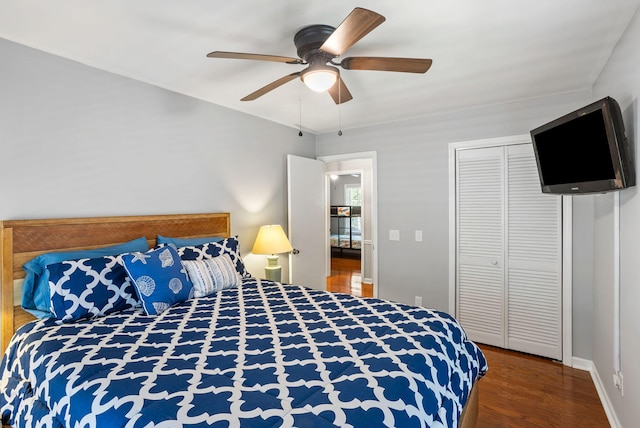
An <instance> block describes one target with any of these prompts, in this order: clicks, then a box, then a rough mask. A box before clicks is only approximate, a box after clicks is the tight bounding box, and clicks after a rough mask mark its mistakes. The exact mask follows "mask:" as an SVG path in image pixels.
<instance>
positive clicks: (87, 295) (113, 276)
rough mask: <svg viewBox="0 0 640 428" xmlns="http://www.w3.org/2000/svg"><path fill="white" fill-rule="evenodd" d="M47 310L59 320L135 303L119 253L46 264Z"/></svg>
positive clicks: (131, 285) (102, 314)
mask: <svg viewBox="0 0 640 428" xmlns="http://www.w3.org/2000/svg"><path fill="white" fill-rule="evenodd" d="M47 271H48V272H49V289H50V293H51V313H52V314H53V316H54V317H55V318H56V319H58V320H60V321H62V322H71V321H77V320H79V319H83V318H94V317H99V316H104V315H107V314H109V313H111V312H117V311H121V310H124V309H128V308H132V307H135V306H139V305H140V302H138V299H137V298H136V291H135V289H134V288H133V284H132V283H131V281H130V280H129V277H128V276H127V271H125V269H124V266H123V265H122V259H121V256H105V257H98V258H93V259H80V260H67V261H64V262H60V263H54V264H51V265H49V266H47Z"/></svg>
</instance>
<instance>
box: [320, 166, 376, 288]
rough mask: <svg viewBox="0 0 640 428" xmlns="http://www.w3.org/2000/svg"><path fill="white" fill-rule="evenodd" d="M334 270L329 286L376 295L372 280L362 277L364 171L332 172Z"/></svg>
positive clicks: (331, 199) (330, 183)
mask: <svg viewBox="0 0 640 428" xmlns="http://www.w3.org/2000/svg"><path fill="white" fill-rule="evenodd" d="M328 200H329V244H330V258H329V260H330V264H331V273H330V275H329V276H328V277H327V290H329V291H333V292H340V293H348V294H353V295H355V296H362V297H373V284H372V283H371V281H364V282H363V281H362V263H363V256H362V242H363V230H364V227H363V223H364V221H365V220H364V218H363V212H365V213H366V212H367V211H366V210H363V202H364V197H363V189H362V171H356V172H351V173H345V174H331V175H330V182H329V190H328Z"/></svg>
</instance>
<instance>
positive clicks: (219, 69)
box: [0, 0, 640, 134]
mask: <svg viewBox="0 0 640 428" xmlns="http://www.w3.org/2000/svg"><path fill="white" fill-rule="evenodd" d="M639 4H640V0H605V1H603V0H528V1H513V0H484V1H478V0H396V1H389V0H368V1H361V2H353V1H345V0H322V1H301V0H275V1H274V0H271V1H267V0H232V1H222V0H219V1H212V0H181V1H177V0H173V1H172V0H110V1H106V0H101V1H98V0H58V1H42V0H19V1H16V0H0V37H2V38H5V39H7V40H11V41H15V42H18V43H22V44H24V45H27V46H31V47H34V48H37V49H40V50H43V51H45V52H50V53H52V54H55V55H59V56H62V57H65V58H69V59H72V60H74V61H78V62H80V63H83V64H87V65H89V66H92V67H96V68H99V69H102V70H106V71H109V72H112V73H116V74H120V75H123V76H127V77H130V78H132V79H136V80H140V81H143V82H147V83H150V84H153V85H156V86H159V87H162V88H166V89H170V90H172V91H175V92H179V93H182V94H186V95H189V96H192V97H195V98H199V99H202V100H206V101H209V102H211V103H215V104H219V105H222V106H225V107H228V108H231V109H234V110H238V111H242V112H245V113H248V114H251V115H255V116H258V117H262V118H265V119H268V120H271V121H274V122H277V123H281V124H284V125H287V126H292V127H295V128H297V127H298V126H299V124H300V117H302V127H303V129H305V130H307V131H310V132H313V133H318V134H319V133H325V132H334V131H336V130H337V129H339V128H340V127H341V128H343V129H348V128H355V127H361V126H367V125H371V124H376V123H383V122H389V121H395V120H399V119H403V118H408V117H419V116H424V115H428V114H432V113H438V112H443V111H454V110H459V109H466V108H471V107H477V106H484V105H493V104H499V103H505V102H511V101H517V100H523V99H529V98H535V97H542V96H546V95H552V94H559V93H566V92H571V91H578V90H583V89H588V88H590V87H591V86H592V84H593V82H594V81H595V79H596V78H597V76H598V74H599V73H600V71H601V70H602V67H603V66H604V64H605V63H606V61H607V59H608V57H609V55H610V54H611V52H612V50H613V48H614V47H615V44H616V43H617V41H618V40H619V38H620V37H621V35H622V33H623V32H624V30H625V28H626V26H627V25H628V23H629V21H630V20H631V18H632V17H633V14H634V13H635V12H636V11H637V9H638V5H639ZM356 6H360V7H366V8H368V9H371V10H374V11H376V12H378V13H380V14H382V15H384V16H385V17H386V21H385V22H384V23H383V24H382V25H380V26H379V27H378V28H376V29H374V30H373V31H372V32H371V33H369V34H368V35H367V36H365V37H364V38H363V39H362V40H360V41H359V42H358V43H357V44H356V45H354V46H353V47H352V48H351V49H350V50H348V51H347V52H346V53H345V54H344V55H343V56H345V57H346V56H392V57H394V56H395V57H418V58H432V59H433V66H432V67H431V69H430V70H429V71H428V72H427V73H426V74H410V73H393V72H381V71H356V70H343V71H342V77H343V79H344V81H345V83H346V84H347V86H348V87H349V89H350V91H351V93H352V94H353V97H354V99H353V100H352V101H349V102H347V103H345V104H343V105H342V106H341V107H340V108H339V107H338V106H336V105H335V104H334V103H333V101H332V100H331V98H330V97H329V95H328V94H317V93H314V92H312V91H310V90H309V89H306V87H304V85H303V83H302V82H301V81H300V80H298V79H296V80H294V81H292V82H289V83H287V84H286V85H284V86H281V87H280V88H277V89H275V90H273V91H272V92H270V93H268V94H266V95H264V96H263V97H261V98H259V99H257V100H256V101H245V102H241V101H240V98H242V97H244V96H245V95H247V94H249V93H251V92H253V91H254V90H256V89H258V88H261V87H262V86H264V85H266V84H267V83H270V82H271V81H273V80H276V79H278V78H280V77H282V76H284V75H287V74H289V73H292V72H296V71H300V70H302V69H303V68H304V66H301V65H290V64H284V63H276V62H264V61H251V60H236V59H212V58H207V57H206V54H207V53H209V52H211V51H214V50H223V51H235V52H248V53H261V54H272V55H283V56H291V57H295V56H296V49H295V46H294V44H293V36H294V34H295V33H296V32H297V31H298V30H299V29H301V28H302V27H304V26H307V25H311V24H328V25H332V26H334V27H336V26H338V25H339V24H340V22H342V20H343V19H344V18H345V17H346V16H347V15H348V14H349V13H350V12H351V10H352V9H353V8H354V7H356ZM340 121H341V125H340Z"/></svg>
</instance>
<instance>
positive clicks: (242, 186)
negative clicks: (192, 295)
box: [0, 39, 315, 278]
mask: <svg viewBox="0 0 640 428" xmlns="http://www.w3.org/2000/svg"><path fill="white" fill-rule="evenodd" d="M0 58H2V66H1V67H0V94H1V95H0V153H1V154H0V183H1V186H0V219H28V218H53V217H85V216H103V215H137V214H171V213H198V212H214V211H230V212H231V229H232V233H233V234H237V235H239V238H240V242H241V246H242V252H243V255H245V256H246V258H247V261H248V265H249V269H250V270H251V271H252V273H254V274H255V275H257V276H262V275H263V274H264V271H263V269H262V268H263V266H264V265H266V258H265V257H264V256H257V255H256V256H253V255H249V252H250V250H251V247H252V245H253V240H254V239H255V236H256V234H257V232H258V228H259V226H260V225H262V224H270V223H280V224H282V225H286V223H287V202H286V155H287V154H296V155H299V156H306V157H314V156H315V136H313V135H309V134H305V136H303V137H302V138H301V137H299V136H298V132H297V130H294V129H291V128H287V127H284V126H282V125H278V124H275V123H272V122H269V121H265V120H262V119H258V118H255V117H252V116H248V115H245V114H242V113H238V112H235V111H232V110H229V109H225V108H222V107H219V106H215V105H212V104H209V103H206V102H202V101H199V100H196V99H193V98H190V97H186V96H182V95H179V94H176V93H173V92H170V91H167V90H164V89H160V88H157V87H154V86H151V85H148V84H144V83H141V82H137V81H134V80H131V79H127V78H124V77H121V76H117V75H114V74H110V73H107V72H103V71H100V70H96V69H93V68H90V67H87V66H84V65H81V64H78V63H76V62H72V61H69V60H65V59H62V58H60V57H56V56H53V55H49V54H46V53H43V52H41V51H37V50H35V49H31V48H27V47H24V46H21V45H18V44H15V43H12V42H9V41H6V40H3V39H0ZM283 267H284V268H285V272H283V277H285V278H286V277H287V272H286V269H287V267H286V263H285V264H284V266H283Z"/></svg>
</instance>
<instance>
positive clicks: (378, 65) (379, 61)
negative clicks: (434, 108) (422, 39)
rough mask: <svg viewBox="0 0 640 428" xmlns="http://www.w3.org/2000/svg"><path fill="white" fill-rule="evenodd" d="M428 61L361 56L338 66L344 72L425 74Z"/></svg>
mask: <svg viewBox="0 0 640 428" xmlns="http://www.w3.org/2000/svg"><path fill="white" fill-rule="evenodd" d="M432 62H433V61H431V60H430V59H423V58H389V57H374V56H363V57H354V58H345V59H343V60H342V62H341V63H340V66H341V67H342V68H344V69H345V70H379V71H400V72H404V73H426V72H427V70H429V68H430V67H431V63H432Z"/></svg>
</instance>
